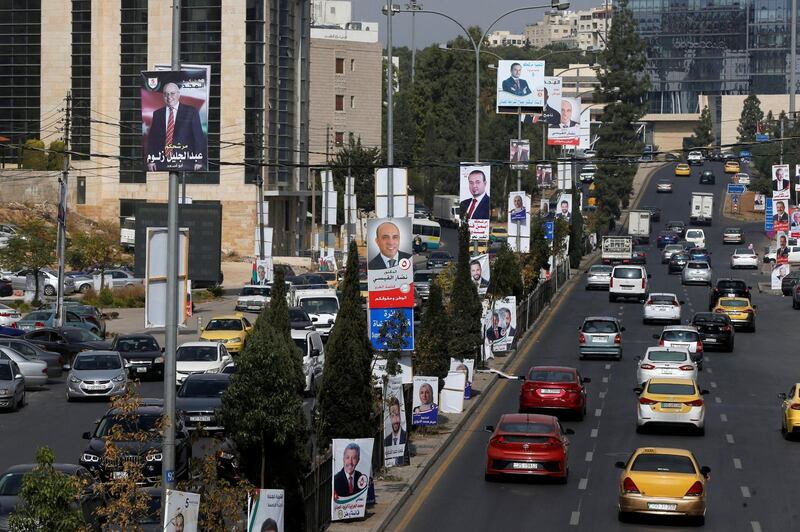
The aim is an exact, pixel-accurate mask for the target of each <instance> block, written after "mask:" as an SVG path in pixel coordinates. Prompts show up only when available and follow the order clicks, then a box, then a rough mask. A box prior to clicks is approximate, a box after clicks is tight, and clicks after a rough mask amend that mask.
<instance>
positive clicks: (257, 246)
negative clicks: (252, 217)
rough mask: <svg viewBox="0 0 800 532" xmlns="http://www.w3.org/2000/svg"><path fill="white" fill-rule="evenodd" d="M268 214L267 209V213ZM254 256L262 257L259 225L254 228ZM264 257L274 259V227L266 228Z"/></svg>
mask: <svg viewBox="0 0 800 532" xmlns="http://www.w3.org/2000/svg"><path fill="white" fill-rule="evenodd" d="M264 203H266V202H264ZM264 212H266V209H265V211H264ZM253 243H254V245H253V256H254V257H260V256H261V231H260V230H259V228H258V225H256V227H254V228H253ZM264 256H265V257H272V227H267V226H266V225H265V226H264Z"/></svg>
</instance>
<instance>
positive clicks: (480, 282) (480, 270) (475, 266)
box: [469, 254, 492, 295]
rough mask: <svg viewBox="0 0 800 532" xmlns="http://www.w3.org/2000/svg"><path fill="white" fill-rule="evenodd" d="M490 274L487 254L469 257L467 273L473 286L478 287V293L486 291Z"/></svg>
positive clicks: (482, 293) (481, 293)
mask: <svg viewBox="0 0 800 532" xmlns="http://www.w3.org/2000/svg"><path fill="white" fill-rule="evenodd" d="M491 274H492V272H491V271H490V270H489V255H488V254H484V255H478V256H476V257H472V259H470V261H469V275H470V278H471V279H472V282H473V283H475V288H477V289H478V294H480V295H484V294H486V291H487V290H488V289H489V280H490V279H491Z"/></svg>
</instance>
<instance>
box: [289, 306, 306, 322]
mask: <svg viewBox="0 0 800 532" xmlns="http://www.w3.org/2000/svg"><path fill="white" fill-rule="evenodd" d="M289 321H311V320H309V318H308V315H307V314H306V313H305V312H303V311H302V310H300V309H296V308H290V309H289Z"/></svg>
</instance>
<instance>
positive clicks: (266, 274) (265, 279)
mask: <svg viewBox="0 0 800 532" xmlns="http://www.w3.org/2000/svg"><path fill="white" fill-rule="evenodd" d="M254 266H255V269H254V271H253V275H252V278H251V279H250V284H257V285H261V286H266V285H268V284H270V283H271V282H272V279H273V278H274V271H273V265H272V257H268V258H266V259H264V260H261V259H256V261H255V264H254Z"/></svg>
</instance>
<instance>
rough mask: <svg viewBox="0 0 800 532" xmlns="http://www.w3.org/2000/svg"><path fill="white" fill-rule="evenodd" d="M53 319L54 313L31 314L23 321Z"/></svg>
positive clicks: (37, 312)
mask: <svg viewBox="0 0 800 532" xmlns="http://www.w3.org/2000/svg"><path fill="white" fill-rule="evenodd" d="M52 317H53V312H52V311H49V310H48V311H41V310H40V311H36V312H29V313H28V314H26V315H25V317H24V318H22V321H47V320H49V319H51V318H52Z"/></svg>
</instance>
